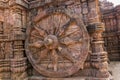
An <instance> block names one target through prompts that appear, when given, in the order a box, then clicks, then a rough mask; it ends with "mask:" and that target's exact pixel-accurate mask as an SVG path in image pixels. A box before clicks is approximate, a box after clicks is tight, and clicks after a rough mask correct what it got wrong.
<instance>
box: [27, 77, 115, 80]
mask: <svg viewBox="0 0 120 80" xmlns="http://www.w3.org/2000/svg"><path fill="white" fill-rule="evenodd" d="M28 80H113V79H112V78H94V77H72V78H43V77H30V78H29V79H28Z"/></svg>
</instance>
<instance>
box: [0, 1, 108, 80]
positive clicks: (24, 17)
mask: <svg viewBox="0 0 120 80" xmlns="http://www.w3.org/2000/svg"><path fill="white" fill-rule="evenodd" d="M0 4H1V5H0V53H1V54H0V79H1V80H6V79H10V80H28V79H31V78H32V80H35V79H36V78H37V79H38V80H41V78H43V77H44V79H49V78H51V77H52V78H51V79H55V80H59V79H65V80H70V79H72V80H73V79H74V80H77V79H78V80H80V79H82V77H84V79H86V78H88V77H90V79H100V80H101V78H104V79H109V72H108V63H107V60H108V59H107V52H105V50H104V46H103V44H104V41H103V38H102V32H103V31H104V25H103V24H102V23H101V20H100V16H99V6H98V5H99V2H98V0H6V1H4V0H1V1H0ZM86 26H87V28H86ZM87 29H88V30H87ZM3 75H4V76H3ZM54 77H55V78H54ZM88 79H89V78H88ZM49 80H50V79H49Z"/></svg>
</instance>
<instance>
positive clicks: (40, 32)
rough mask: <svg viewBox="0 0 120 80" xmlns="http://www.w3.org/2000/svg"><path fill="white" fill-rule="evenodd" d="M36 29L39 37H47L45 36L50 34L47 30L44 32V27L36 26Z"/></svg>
mask: <svg viewBox="0 0 120 80" xmlns="http://www.w3.org/2000/svg"><path fill="white" fill-rule="evenodd" d="M34 29H35V30H36V31H38V32H39V35H40V36H41V37H43V38H44V37H45V35H46V34H47V33H48V32H47V31H46V30H44V29H43V28H42V27H39V28H38V27H37V26H34Z"/></svg>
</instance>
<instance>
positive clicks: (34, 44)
mask: <svg viewBox="0 0 120 80" xmlns="http://www.w3.org/2000/svg"><path fill="white" fill-rule="evenodd" d="M43 44H44V43H43V41H36V42H34V43H31V44H29V47H35V48H41V47H42V46H43Z"/></svg>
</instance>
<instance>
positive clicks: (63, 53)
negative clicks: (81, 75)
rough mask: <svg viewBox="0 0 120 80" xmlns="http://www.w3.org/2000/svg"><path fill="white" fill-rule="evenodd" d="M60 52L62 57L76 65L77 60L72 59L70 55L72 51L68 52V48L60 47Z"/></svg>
mask: <svg viewBox="0 0 120 80" xmlns="http://www.w3.org/2000/svg"><path fill="white" fill-rule="evenodd" d="M58 50H59V51H60V55H61V56H62V57H64V58H66V59H68V60H69V61H71V62H72V63H75V62H76V61H75V59H74V58H73V57H72V55H71V54H70V51H68V49H66V48H61V47H59V48H58Z"/></svg>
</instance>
